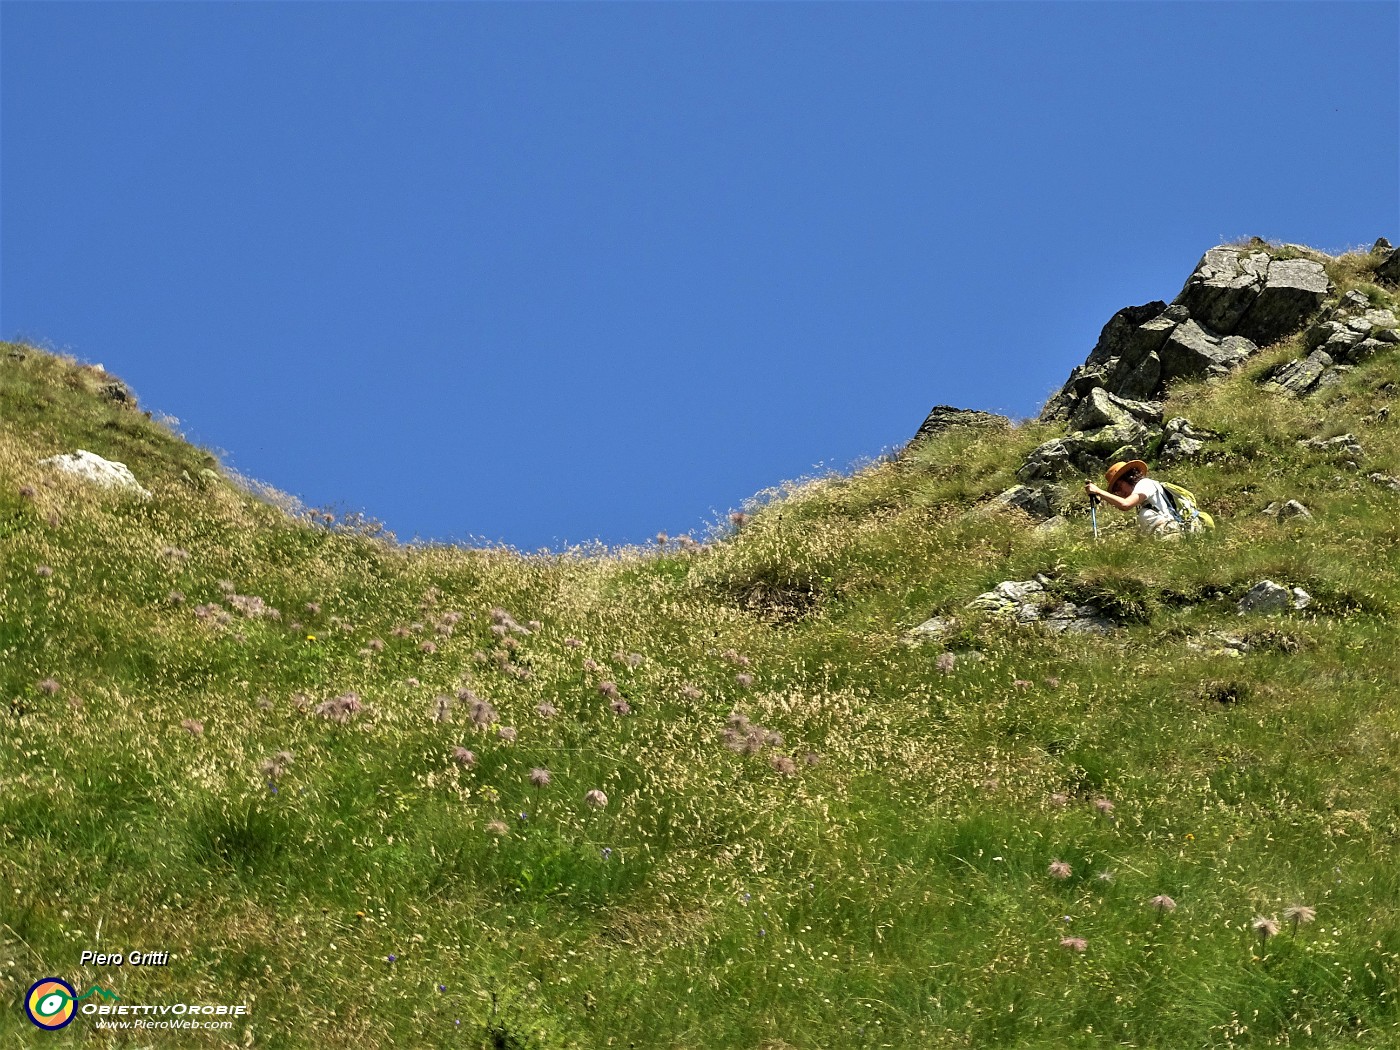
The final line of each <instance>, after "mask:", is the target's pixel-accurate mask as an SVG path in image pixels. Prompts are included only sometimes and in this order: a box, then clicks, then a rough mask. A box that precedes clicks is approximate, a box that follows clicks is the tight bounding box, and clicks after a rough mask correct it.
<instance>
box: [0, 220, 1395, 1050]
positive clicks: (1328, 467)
mask: <svg viewBox="0 0 1400 1050" xmlns="http://www.w3.org/2000/svg"><path fill="white" fill-rule="evenodd" d="M1397 281H1400V254H1398V253H1397V251H1396V250H1395V249H1393V248H1391V247H1390V245H1389V244H1388V243H1386V242H1385V241H1378V242H1377V244H1376V246H1375V247H1374V248H1371V249H1361V250H1358V251H1354V252H1350V253H1347V254H1342V255H1335V256H1334V255H1329V254H1325V253H1322V252H1318V251H1313V250H1311V249H1307V248H1303V247H1300V246H1297V245H1284V244H1275V243H1264V242H1262V241H1258V240H1255V241H1252V242H1248V243H1245V242H1241V243H1239V244H1235V245H1226V246H1221V247H1219V248H1213V249H1211V250H1210V251H1209V252H1207V253H1206V255H1205V258H1204V259H1203V261H1202V263H1201V265H1200V266H1199V267H1198V268H1197V270H1196V272H1195V273H1193V274H1191V275H1190V276H1189V278H1188V279H1187V281H1186V284H1185V287H1184V288H1183V289H1182V290H1181V292H1180V294H1176V292H1175V290H1174V289H1170V288H1167V289H1162V292H1163V294H1164V295H1165V296H1171V295H1175V300H1174V301H1171V302H1170V303H1168V302H1167V301H1162V302H1157V303H1153V304H1147V305H1146V306H1134V307H1128V308H1126V309H1124V310H1123V311H1120V312H1119V313H1118V314H1116V315H1115V316H1114V317H1113V318H1112V319H1109V320H1108V323H1107V325H1106V327H1105V328H1104V332H1103V336H1102V338H1101V339H1100V343H1099V345H1098V346H1097V347H1096V348H1094V350H1093V352H1092V353H1091V354H1090V355H1089V357H1088V359H1087V360H1086V361H1085V362H1084V363H1083V364H1082V365H1080V366H1079V367H1077V368H1075V369H1074V371H1073V373H1072V374H1071V376H1070V379H1069V381H1068V382H1067V383H1066V385H1065V387H1064V389H1063V390H1061V391H1060V392H1059V393H1058V394H1056V395H1055V396H1054V397H1053V398H1051V400H1050V402H1049V403H1048V404H1047V405H1046V407H1045V411H1044V412H1043V413H1042V414H1041V415H1040V417H1039V418H1037V419H1032V420H1021V421H1012V420H1007V419H1003V418H1001V417H998V416H992V415H989V414H987V413H982V412H973V411H965V410H959V409H949V408H944V407H940V408H938V409H936V410H935V411H934V413H933V414H932V415H931V416H930V417H929V420H928V422H927V423H926V424H925V426H924V427H923V428H921V430H920V432H919V435H918V436H917V437H916V438H915V439H914V440H913V441H912V442H911V443H910V444H909V445H908V447H906V448H904V449H902V450H901V451H899V452H898V453H896V454H891V455H888V456H886V457H884V458H882V459H881V460H879V461H878V462H875V463H873V464H871V465H869V466H866V467H864V468H862V469H860V470H858V471H855V472H854V473H851V474H848V475H847V474H830V475H826V476H821V477H815V478H809V479H803V480H800V481H793V482H789V483H786V484H782V485H778V486H777V487H775V488H773V489H771V490H769V491H766V492H763V493H760V494H758V495H756V496H755V497H754V498H753V499H752V500H751V501H750V502H749V504H748V505H747V506H746V507H745V509H744V512H743V513H742V514H737V515H735V516H734V517H733V519H732V520H731V521H729V522H727V523H725V524H724V525H723V527H719V526H717V527H715V528H713V529H711V531H710V533H709V534H708V535H696V536H693V537H692V536H684V537H667V536H658V537H657V538H656V541H655V542H654V543H653V544H650V545H648V546H645V547H636V548H626V549H607V550H582V549H579V550H562V551H555V552H540V553H535V554H524V553H521V552H518V551H515V550H513V549H509V548H504V547H467V546H455V545H445V544H433V543H401V542H399V541H398V540H397V539H395V537H393V536H392V535H390V534H388V533H387V532H386V531H385V530H383V529H382V528H380V527H378V526H377V525H376V524H375V523H374V522H372V521H368V520H365V519H363V518H359V517H351V518H346V517H343V516H337V515H335V514H333V513H329V512H326V511H322V510H311V509H307V508H303V507H301V506H299V505H297V504H296V503H295V502H294V501H292V500H290V499H288V498H286V497H283V496H281V495H279V494H278V493H276V492H274V491H271V490H270V489H267V488H266V487H264V486H261V485H259V484H257V483H254V482H250V481H248V480H245V479H242V478H240V477H238V476H237V475H235V474H234V473H233V472H232V471H230V470H227V469H225V468H224V467H223V466H222V465H221V463H220V462H219V461H218V459H217V458H216V457H215V456H213V455H212V454H210V453H209V452H206V451H205V450H203V449H201V448H198V447H195V446H193V445H192V444H190V443H189V442H187V441H186V440H185V439H184V438H182V437H181V436H180V435H179V434H178V433H177V432H175V431H174V429H173V428H172V427H171V426H168V425H166V424H165V423H163V422H162V420H161V417H160V416H159V414H158V413H157V414H153V413H152V412H150V411H146V410H145V406H142V405H141V404H140V403H139V401H138V398H137V392H135V391H133V390H131V389H130V388H129V387H128V386H126V384H124V383H123V382H121V381H120V380H119V379H118V378H117V377H116V376H115V375H112V374H109V373H107V372H106V371H104V370H103V369H102V368H100V367H97V366H93V365H86V364H82V363H79V362H77V361H75V360H72V359H69V358H67V357H64V356H62V355H59V354H55V353H52V352H49V351H46V350H44V349H41V348H37V347H33V346H29V345H23V344H19V343H5V344H3V345H0V536H2V537H3V542H0V559H3V560H2V561H0V688H3V694H0V721H2V724H3V734H4V746H3V748H0V996H3V1000H4V1003H5V1008H4V1009H3V1010H0V1045H3V1046H6V1047H12V1046H14V1047H28V1046H33V1047H55V1048H56V1047H78V1046H82V1047H89V1046H92V1047H98V1046H112V1047H133V1048H135V1047H147V1046H165V1045H180V1046H211V1047H213V1046H244V1047H267V1048H277V1050H292V1048H317V1050H328V1048H369V1047H464V1048H477V1047H490V1048H515V1050H523V1048H531V1050H554V1048H564V1047H577V1048H585V1050H591V1048H595V1047H610V1046H611V1047H633V1048H653V1047H656V1048H677V1050H681V1048H685V1050H692V1048H693V1050H715V1048H765V1050H791V1048H824V1047H830V1048H847V1047H850V1048H856V1047H870V1048H875V1047H900V1048H939V1047H978V1048H982V1047H1018V1048H1041V1047H1044V1048H1076V1047H1083V1048H1088V1047H1102V1046H1122V1047H1142V1048H1147V1047H1152V1048H1162V1050H1179V1048H1199V1047H1275V1046H1290V1047H1329V1048H1330V1047H1342V1046H1348V1047H1353V1046H1361V1047H1400V1003H1397V1001H1396V1000H1397V997H1400V700H1397V695H1396V683H1397V682H1400V627H1397V624H1400V618H1398V617H1400V476H1397V475H1400V429H1398V428H1397V426H1396V422H1395V420H1394V419H1393V418H1392V416H1391V411H1392V406H1393V403H1394V401H1395V400H1396V398H1397V392H1398V391H1400V325H1397V321H1396V314H1397V313H1400V291H1397ZM110 363H111V364H113V365H114V367H116V368H117V369H118V370H119V366H120V363H119V362H110ZM1072 364H1074V362H1071V361H1066V362H1065V367H1066V368H1068V367H1069V366H1070V365H1072ZM160 407H162V408H169V409H173V410H178V409H179V406H160ZM915 423H916V421H914V420H911V421H910V428H909V430H910V432H911V433H912V432H913V431H914V429H915V426H914V424H915ZM79 450H82V451H83V452H86V453H89V454H90V455H87V456H82V457H79V456H78V455H77V453H78V452H79ZM95 457H100V460H98V459H96V458H95ZM1139 458H1140V459H1142V460H1144V461H1145V462H1146V463H1147V464H1148V465H1149V467H1150V470H1151V474H1152V476H1153V477H1160V478H1162V479H1163V480H1167V481H1172V482H1178V483H1180V484H1182V485H1184V486H1185V487H1187V488H1189V489H1190V490H1191V491H1192V492H1194V493H1195V494H1196V495H1197V497H1198V499H1199V501H1200V504H1201V507H1202V509H1204V510H1206V511H1208V512H1209V513H1210V514H1211V515H1212V516H1213V517H1214V520H1215V528H1214V529H1207V530H1204V531H1202V532H1199V533H1195V534H1191V535H1186V536H1181V537H1178V538H1175V539H1173V540H1167V541H1158V540H1154V539H1151V538H1148V537H1145V536H1143V535H1141V534H1140V533H1139V531H1138V530H1137V528H1135V526H1134V522H1133V520H1132V515H1131V514H1124V513H1119V512H1116V511H1114V510H1113V509H1112V508H1109V507H1106V506H1102V505H1101V506H1099V508H1098V509H1097V513H1096V517H1095V519H1094V521H1093V522H1091V517H1090V513H1089V511H1090V507H1089V503H1088V499H1087V497H1086V496H1085V494H1084V483H1085V482H1086V481H1089V480H1093V481H1096V482H1102V480H1103V471H1104V469H1105V468H1106V467H1107V466H1108V465H1109V464H1111V463H1113V462H1115V461H1122V460H1133V459H1139ZM85 464H86V469H89V470H90V469H92V468H93V467H97V468H101V469H102V470H104V471H106V472H107V473H101V474H88V475H85V474H83V473H81V472H80V471H81V470H82V469H85V468H84V465H85ZM112 464H124V465H125V467H126V468H127V469H128V471H129V474H124V473H122V472H120V471H118V470H117V468H116V467H114V466H112ZM1096 532H1097V535H1096ZM99 952H112V953H122V954H125V953H128V952H141V953H168V960H167V961H165V962H164V963H163V964H149V963H148V964H145V965H131V964H130V963H128V964H125V965H120V966H116V965H110V964H107V965H101V964H98V963H96V962H95V961H93V954H94V953H99ZM84 953H88V954H87V955H84ZM45 978H59V979H62V981H66V982H67V983H68V985H70V986H71V987H72V988H73V989H76V990H77V991H78V992H80V993H84V994H86V993H87V992H88V991H89V990H90V989H92V988H93V986H100V988H101V989H103V990H105V993H109V994H110V996H111V997H112V998H110V999H108V998H107V995H106V994H104V996H103V997H98V996H96V995H93V996H90V997H87V998H82V999H81V1001H80V1002H74V1003H72V1004H71V1005H72V1006H73V1008H74V1014H75V1016H74V1017H73V1019H72V1023H71V1024H68V1025H67V1026H66V1027H63V1028H61V1029H59V1030H56V1031H44V1030H42V1028H43V1026H42V1025H40V1024H39V1022H38V1021H32V1020H31V1019H30V1016H28V1015H27V1010H28V1009H29V1005H30V1004H29V1003H28V999H27V997H29V996H30V990H31V988H32V987H33V986H34V985H35V983H36V982H39V981H40V980H41V979H45ZM60 998H62V996H60ZM99 1003H101V1004H102V1005H101V1006H99V1005H97V1004H99ZM172 1003H182V1004H236V1005H241V1006H244V1007H246V1009H245V1010H243V1011H242V1012H240V1013H237V1014H234V1015H230V1016H229V1017H228V1018H227V1019H226V1018H224V1017H222V1016H220V1017H215V1018H204V1017H201V1020H210V1019H212V1020H216V1021H219V1022H220V1026H218V1027H205V1028H202V1029H200V1028H190V1029H185V1030H182V1031H179V1032H175V1031H161V1030H159V1029H152V1028H145V1029H143V1028H138V1027H136V1025H137V1023H138V1022H143V1021H145V1022H152V1021H158V1020H161V1019H162V1017H161V1015H160V1014H159V1013H134V1014H133V1013H127V1014H125V1015H124V1014H122V1013H121V1012H120V1011H119V1010H118V1009H117V1007H119V1006H121V1005H133V1004H172ZM106 1006H110V1009H108V1010H107V1011H106V1012H101V1011H102V1010H103V1007H106ZM191 1016H192V1015H191ZM118 1022H125V1023H128V1024H130V1025H131V1027H129V1028H123V1027H121V1026H120V1025H119V1024H118ZM224 1024H226V1025H227V1027H224V1026H223V1025H224Z"/></svg>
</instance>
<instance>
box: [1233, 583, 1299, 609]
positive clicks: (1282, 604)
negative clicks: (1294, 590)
mask: <svg viewBox="0 0 1400 1050" xmlns="http://www.w3.org/2000/svg"><path fill="white" fill-rule="evenodd" d="M1235 607H1236V608H1237V609H1239V611H1240V615H1241V616H1243V615H1245V614H1246V613H1253V614H1256V615H1261V616H1267V615H1270V614H1273V613H1281V612H1287V611H1288V610H1289V609H1291V608H1292V607H1293V595H1292V594H1290V593H1289V591H1288V588H1287V587H1280V586H1279V585H1278V584H1277V583H1275V582H1274V581H1273V580H1260V581H1259V582H1258V583H1256V584H1255V585H1254V586H1253V587H1251V588H1250V589H1249V590H1248V591H1246V592H1245V594H1244V597H1243V598H1241V599H1240V600H1239V602H1238V603H1237V604H1236V606H1235Z"/></svg>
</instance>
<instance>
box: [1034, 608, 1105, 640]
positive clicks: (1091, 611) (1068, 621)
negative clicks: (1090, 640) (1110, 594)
mask: <svg viewBox="0 0 1400 1050" xmlns="http://www.w3.org/2000/svg"><path fill="white" fill-rule="evenodd" d="M1041 624H1042V626H1043V627H1044V628H1045V629H1046V630H1047V631H1049V632H1050V633H1051V634H1108V633H1109V632H1110V631H1113V630H1115V629H1116V628H1117V627H1118V625H1117V624H1116V623H1114V622H1113V621H1112V620H1110V619H1109V618H1108V617H1106V616H1104V614H1103V610H1102V609H1100V608H1099V607H1098V606H1096V605H1076V604H1075V603H1074V602H1061V603H1060V604H1059V605H1056V606H1054V607H1053V608H1051V609H1050V610H1048V611H1047V612H1046V613H1045V616H1044V618H1043V620H1042V621H1041Z"/></svg>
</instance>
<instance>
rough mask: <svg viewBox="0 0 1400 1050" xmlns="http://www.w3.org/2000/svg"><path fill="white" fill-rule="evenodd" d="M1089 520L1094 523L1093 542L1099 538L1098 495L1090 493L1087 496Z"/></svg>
mask: <svg viewBox="0 0 1400 1050" xmlns="http://www.w3.org/2000/svg"><path fill="white" fill-rule="evenodd" d="M1089 520H1090V521H1092V522H1093V523H1094V542H1095V543H1097V542H1098V539H1099V497H1097V496H1094V495H1091V496H1090V497H1089Z"/></svg>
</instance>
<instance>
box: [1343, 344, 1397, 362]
mask: <svg viewBox="0 0 1400 1050" xmlns="http://www.w3.org/2000/svg"><path fill="white" fill-rule="evenodd" d="M1389 349H1390V344H1389V343H1383V342H1381V341H1380V340H1379V339H1363V340H1361V342H1359V343H1357V344H1356V345H1355V346H1353V347H1351V349H1349V350H1348V351H1347V355H1346V357H1344V358H1342V360H1343V361H1345V362H1346V363H1347V364H1349V365H1359V364H1360V363H1361V362H1362V361H1365V360H1366V359H1367V358H1368V357H1370V356H1372V355H1373V354H1377V353H1379V352H1380V351H1382V350H1389Z"/></svg>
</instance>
